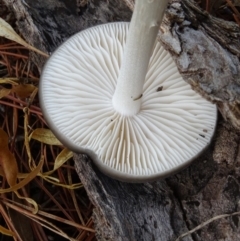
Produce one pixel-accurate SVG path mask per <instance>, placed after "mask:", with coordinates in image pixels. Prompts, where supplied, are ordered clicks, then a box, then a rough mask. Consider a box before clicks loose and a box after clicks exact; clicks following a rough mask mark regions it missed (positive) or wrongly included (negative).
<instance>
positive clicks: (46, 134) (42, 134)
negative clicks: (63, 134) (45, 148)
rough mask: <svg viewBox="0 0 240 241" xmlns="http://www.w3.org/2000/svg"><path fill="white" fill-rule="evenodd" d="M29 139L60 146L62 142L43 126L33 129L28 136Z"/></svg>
mask: <svg viewBox="0 0 240 241" xmlns="http://www.w3.org/2000/svg"><path fill="white" fill-rule="evenodd" d="M31 139H34V140H37V141H40V142H42V143H45V144H48V145H59V146H62V143H61V142H60V141H59V140H58V139H57V138H56V137H55V135H54V134H53V133H52V131H51V130H49V129H44V128H37V129H35V130H34V131H33V132H32V133H31V135H30V136H29V141H30V140H31Z"/></svg>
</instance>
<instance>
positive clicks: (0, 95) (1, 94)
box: [0, 88, 11, 99]
mask: <svg viewBox="0 0 240 241" xmlns="http://www.w3.org/2000/svg"><path fill="white" fill-rule="evenodd" d="M10 92H11V89H5V88H3V89H0V99H2V98H3V97H5V96H7V95H8V94H9V93H10Z"/></svg>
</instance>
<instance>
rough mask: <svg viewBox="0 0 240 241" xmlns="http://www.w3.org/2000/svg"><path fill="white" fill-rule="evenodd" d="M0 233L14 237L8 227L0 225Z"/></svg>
mask: <svg viewBox="0 0 240 241" xmlns="http://www.w3.org/2000/svg"><path fill="white" fill-rule="evenodd" d="M0 233H2V234H4V235H8V236H12V237H16V235H15V233H14V232H12V231H11V230H9V229H6V228H4V227H3V226H1V225H0Z"/></svg>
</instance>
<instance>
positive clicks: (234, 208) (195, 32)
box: [4, 0, 240, 241]
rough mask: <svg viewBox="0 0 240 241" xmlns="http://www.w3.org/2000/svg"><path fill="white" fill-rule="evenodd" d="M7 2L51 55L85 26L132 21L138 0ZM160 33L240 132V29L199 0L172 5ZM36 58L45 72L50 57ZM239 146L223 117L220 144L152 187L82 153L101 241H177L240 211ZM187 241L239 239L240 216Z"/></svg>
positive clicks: (27, 34) (187, 75) (80, 163)
mask: <svg viewBox="0 0 240 241" xmlns="http://www.w3.org/2000/svg"><path fill="white" fill-rule="evenodd" d="M4 2H5V3H6V4H7V5H8V6H9V7H10V8H12V10H13V11H14V13H15V15H16V18H17V25H18V28H19V31H20V33H21V34H22V35H23V36H24V38H25V39H26V40H27V41H28V42H29V43H30V44H32V45H34V46H35V47H37V48H39V49H41V50H43V51H47V52H49V53H51V52H53V51H54V49H55V48H56V47H57V46H59V44H61V42H63V41H64V40H65V39H66V38H68V37H69V36H71V35H72V34H74V33H75V32H78V31H80V30H82V29H85V28H87V27H90V26H93V25H96V24H100V23H106V22H111V21H129V20H130V17H131V11H130V10H129V8H131V7H133V1H132V0H124V1H121V0H109V1H108V0H98V1H96V0H88V1H81V0H79V1H75V0H68V1H65V0H62V1H57V0H41V1H40V0H36V1H30V0H25V1H21V0H4ZM124 2H125V3H126V5H125V4H124ZM127 6H128V7H129V8H128V7H127ZM160 33H161V34H160V36H159V39H160V41H161V42H162V43H163V45H164V46H165V48H166V49H167V50H168V51H170V52H171V54H172V55H173V57H174V59H175V61H176V63H177V66H178V68H179V71H180V72H181V74H182V75H183V77H184V79H185V80H186V81H187V82H188V83H189V84H190V85H191V86H192V87H193V89H194V90H195V91H197V92H199V93H200V94H202V95H203V96H204V97H205V98H208V99H210V100H211V101H214V102H216V103H217V104H218V107H219V109H220V110H221V112H222V114H223V117H224V118H225V119H226V120H230V122H231V124H232V125H234V126H235V127H237V128H238V129H240V124H239V120H240V117H239V116H240V115H239V113H240V112H239V102H240V87H239V86H240V80H239V76H240V74H239V66H240V65H239V57H240V42H239V37H240V32H239V27H238V26H237V25H236V24H235V23H230V22H226V21H223V20H220V19H216V18H214V17H212V16H210V15H209V14H208V13H206V12H205V11H203V10H200V9H199V8H198V7H197V5H196V4H194V2H193V1H192V0H182V1H180V0H171V1H170V4H169V7H168V9H167V11H166V16H165V18H164V22H163V24H162V26H161V28H160ZM32 56H33V61H34V62H35V63H36V65H37V66H38V68H39V70H40V71H41V69H42V67H43V64H44V63H45V61H46V59H45V58H43V57H39V56H37V55H36V54H34V53H33V54H32ZM239 143H240V137H239V133H238V132H237V131H236V129H234V128H233V127H232V126H231V125H230V124H229V123H227V122H225V121H224V120H222V119H221V117H220V120H219V124H218V127H217V133H216V136H215V138H214V141H213V143H212V145H211V146H210V147H209V148H208V150H207V151H206V152H205V153H204V154H203V155H201V156H200V157H199V158H198V159H197V160H196V161H195V162H194V163H193V164H192V165H191V166H190V167H189V168H187V169H185V170H184V171H182V172H180V173H179V174H177V175H174V176H172V177H169V178H167V179H165V180H161V181H158V182H153V183H145V184H129V183H122V182H119V181H115V180H112V179H111V178H109V177H107V176H105V175H103V174H102V173H101V172H99V171H98V169H96V167H94V165H93V164H92V161H91V160H90V159H89V158H88V157H87V156H85V155H77V154H76V155H75V156H74V159H75V166H76V170H77V172H78V174H79V176H80V178H81V181H82V182H83V184H84V186H85V188H86V190H87V192H88V195H89V198H90V199H91V201H92V202H93V204H94V205H95V209H94V215H93V217H94V221H95V225H96V230H97V234H96V235H97V238H98V240H113V241H117V240H124V241H125V240H138V241H139V240H147V241H148V240H159V241H174V240H176V239H177V237H178V236H179V235H181V234H182V233H184V232H186V231H188V230H190V229H192V228H194V227H195V226H197V225H199V224H201V223H202V222H204V221H207V220H208V219H211V218H212V217H214V216H216V215H220V214H225V213H234V212H238V211H240V202H239V200H240V145H239ZM182 240H185V241H187V240H189V241H190V240H194V241H203V240H204V241H212V240H225V241H226V240H227V241H238V240H240V218H239V216H238V215H233V216H230V217H227V218H222V219H218V220H216V221H213V222H212V223H210V224H209V225H207V226H205V227H203V228H202V229H201V230H199V231H196V232H194V233H193V234H191V235H188V236H186V237H184V238H182Z"/></svg>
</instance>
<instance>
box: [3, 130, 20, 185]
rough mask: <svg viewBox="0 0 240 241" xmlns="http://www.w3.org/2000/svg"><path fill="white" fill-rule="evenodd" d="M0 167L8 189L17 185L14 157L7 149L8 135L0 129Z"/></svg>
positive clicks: (16, 169)
mask: <svg viewBox="0 0 240 241" xmlns="http://www.w3.org/2000/svg"><path fill="white" fill-rule="evenodd" d="M0 165H1V167H2V168H1V169H2V171H3V174H4V176H5V178H6V180H7V182H8V184H9V186H10V187H12V186H14V185H15V184H16V183H17V174H18V166H17V162H16V159H15V157H14V155H13V154H12V153H11V152H10V150H9V149H8V135H7V133H6V132H5V131H4V130H3V129H1V128H0Z"/></svg>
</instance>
